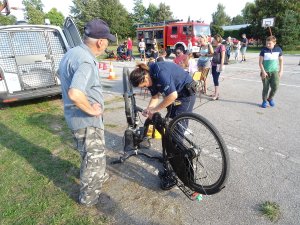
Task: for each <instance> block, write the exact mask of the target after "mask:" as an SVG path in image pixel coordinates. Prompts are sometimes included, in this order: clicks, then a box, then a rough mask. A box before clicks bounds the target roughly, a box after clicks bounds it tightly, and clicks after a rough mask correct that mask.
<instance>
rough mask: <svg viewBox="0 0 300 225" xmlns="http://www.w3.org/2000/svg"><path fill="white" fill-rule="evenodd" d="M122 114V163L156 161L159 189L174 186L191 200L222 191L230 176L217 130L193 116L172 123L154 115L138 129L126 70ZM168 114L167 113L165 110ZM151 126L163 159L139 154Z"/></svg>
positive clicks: (196, 115) (135, 109)
mask: <svg viewBox="0 0 300 225" xmlns="http://www.w3.org/2000/svg"><path fill="white" fill-rule="evenodd" d="M123 88H124V95H123V97H124V101H125V114H126V119H127V123H128V128H127V129H126V130H125V133H124V139H125V142H124V154H123V156H121V157H120V159H119V160H116V161H114V162H112V163H113V164H115V163H122V162H124V161H125V160H126V159H128V158H129V157H131V156H134V155H144V156H146V157H149V158H156V159H159V160H160V162H162V163H163V166H164V171H161V172H160V173H159V175H160V178H161V181H162V182H161V187H162V189H165V190H168V189H170V188H171V187H172V186H174V185H177V186H178V187H179V189H180V190H181V191H182V192H183V193H184V194H185V195H186V196H187V197H188V198H189V199H191V200H195V199H197V196H198V195H199V193H200V194H204V195H211V194H215V193H217V192H219V191H220V190H222V189H223V188H224V187H225V184H226V181H227V177H228V174H229V157H228V152H227V147H226V145H225V142H224V140H223V139H222V137H221V135H220V134H219V132H218V131H217V129H216V128H215V127H214V126H213V125H212V124H211V123H210V122H209V121H208V120H207V119H205V118H204V117H202V116H201V115H198V114H195V113H182V114H180V115H178V116H176V117H175V118H173V119H170V118H169V113H167V115H166V116H165V118H163V117H162V116H161V114H160V113H155V114H154V115H153V117H152V119H151V120H150V119H146V121H145V123H144V125H143V126H138V124H139V118H138V113H139V112H142V111H143V109H142V108H140V107H138V106H137V105H136V99H135V94H134V93H133V88H132V85H131V83H130V82H129V70H128V68H127V67H124V68H123ZM168 111H170V110H168ZM150 125H153V127H154V129H153V134H154V132H155V130H157V131H158V132H159V133H160V134H161V137H162V157H156V156H150V155H148V154H146V153H143V152H141V151H140V148H141V146H140V144H141V143H142V142H145V140H146V141H148V142H149V143H150V140H149V137H148V136H147V132H148V129H149V126H150Z"/></svg>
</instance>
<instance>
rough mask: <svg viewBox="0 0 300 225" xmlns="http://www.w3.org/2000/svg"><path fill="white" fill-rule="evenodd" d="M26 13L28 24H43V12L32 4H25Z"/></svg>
mask: <svg viewBox="0 0 300 225" xmlns="http://www.w3.org/2000/svg"><path fill="white" fill-rule="evenodd" d="M26 15H27V18H28V23H29V24H44V18H45V15H44V13H43V12H42V11H41V10H39V9H36V8H35V7H34V6H33V5H30V4H28V5H27V6H26Z"/></svg>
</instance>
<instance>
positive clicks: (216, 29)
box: [210, 24, 224, 37]
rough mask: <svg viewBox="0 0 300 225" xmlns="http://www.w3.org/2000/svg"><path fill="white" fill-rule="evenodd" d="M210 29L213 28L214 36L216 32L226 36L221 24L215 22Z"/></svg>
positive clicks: (212, 34) (212, 33)
mask: <svg viewBox="0 0 300 225" xmlns="http://www.w3.org/2000/svg"><path fill="white" fill-rule="evenodd" d="M210 30H211V36H214V35H216V34H219V35H221V36H222V37H223V36H224V30H223V29H222V27H221V26H218V25H215V24H211V26H210Z"/></svg>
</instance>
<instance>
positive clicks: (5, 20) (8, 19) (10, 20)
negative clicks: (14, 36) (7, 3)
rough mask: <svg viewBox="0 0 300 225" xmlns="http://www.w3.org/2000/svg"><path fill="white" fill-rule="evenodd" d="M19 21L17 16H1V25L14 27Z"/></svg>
mask: <svg viewBox="0 0 300 225" xmlns="http://www.w3.org/2000/svg"><path fill="white" fill-rule="evenodd" d="M16 21H17V18H16V17H15V16H12V15H9V16H4V15H1V14H0V25H3V26H4V25H12V24H15V23H16Z"/></svg>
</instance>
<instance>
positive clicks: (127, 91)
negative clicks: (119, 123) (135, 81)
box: [123, 67, 136, 126]
mask: <svg viewBox="0 0 300 225" xmlns="http://www.w3.org/2000/svg"><path fill="white" fill-rule="evenodd" d="M123 93H124V94H123V97H124V102H125V114H126V120H127V123H128V125H130V126H134V124H135V120H136V113H135V98H134V94H133V89H132V85H131V83H130V81H129V70H128V68H127V67H124V68H123Z"/></svg>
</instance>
